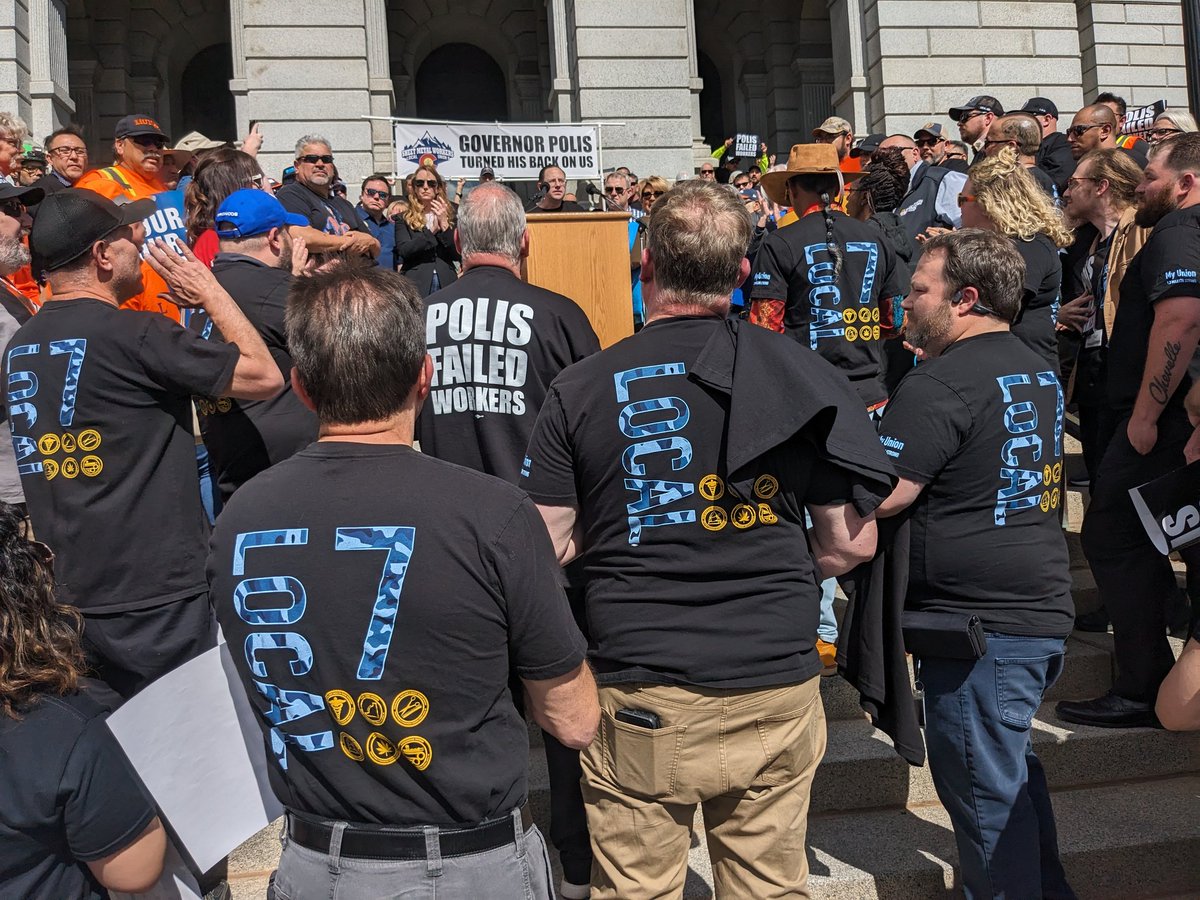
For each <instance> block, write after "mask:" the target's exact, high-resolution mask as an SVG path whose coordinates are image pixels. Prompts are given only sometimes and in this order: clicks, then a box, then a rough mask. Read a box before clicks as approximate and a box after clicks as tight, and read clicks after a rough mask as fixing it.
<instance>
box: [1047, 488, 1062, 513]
mask: <svg viewBox="0 0 1200 900" xmlns="http://www.w3.org/2000/svg"><path fill="white" fill-rule="evenodd" d="M1061 499H1062V494H1061V492H1060V491H1059V490H1058V488H1055V489H1054V490H1052V491H1051V492H1050V508H1051V509H1058V501H1059V500H1061Z"/></svg>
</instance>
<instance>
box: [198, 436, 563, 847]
mask: <svg viewBox="0 0 1200 900" xmlns="http://www.w3.org/2000/svg"><path fill="white" fill-rule="evenodd" d="M313 485H320V490H319V491H318V492H314V491H313ZM558 571H559V568H558V564H557V561H556V559H555V556H554V550H553V548H552V546H551V544H550V538H549V536H548V535H547V534H546V529H545V525H544V524H543V523H542V520H541V516H539V515H538V512H537V510H536V509H535V508H534V506H533V504H532V503H531V502H530V501H529V499H528V498H527V497H526V496H525V495H524V494H523V493H522V492H521V491H519V490H517V489H516V488H514V487H512V486H511V485H507V484H505V483H504V482H502V481H500V480H499V479H498V478H492V477H491V476H488V475H482V474H479V473H477V472H471V471H469V470H467V469H464V468H462V467H460V466H455V465H452V464H450V463H446V462H443V461H441V460H437V459H433V458H432V457H430V456H428V455H426V454H422V453H418V452H416V451H415V450H413V449H412V448H411V447H405V446H402V445H388V446H381V445H368V444H357V443H349V442H338V441H325V442H319V443H315V444H313V445H312V446H310V447H308V448H307V449H305V450H303V451H301V452H300V453H298V454H296V455H295V456H293V457H292V458H291V459H288V460H285V461H284V462H281V463H279V465H277V466H274V467H272V468H270V469H268V470H267V471H266V472H264V473H262V474H261V475H259V476H258V477H257V478H255V479H254V480H252V481H251V482H249V483H248V484H246V485H245V486H244V487H242V488H241V489H240V490H239V491H238V492H237V493H236V494H235V495H234V497H233V499H232V500H231V501H230V503H229V505H228V506H226V507H225V509H224V510H223V511H222V513H221V516H220V518H219V519H218V520H217V525H216V530H215V531H214V533H213V539H212V550H211V553H210V556H209V561H208V574H209V579H210V582H211V585H212V591H211V598H212V602H213V607H214V609H215V610H216V614H217V618H218V620H219V621H220V623H221V628H222V630H223V632H224V634H225V637H226V638H227V640H228V641H229V646H230V647H231V648H232V649H233V650H234V654H233V656H234V660H235V663H236V665H237V670H238V674H239V675H240V676H241V678H242V682H243V685H244V686H245V688H246V692H247V694H248V695H249V697H250V700H251V703H252V704H254V706H255V707H256V709H257V710H258V712H259V713H261V718H260V719H259V724H260V725H261V726H262V729H263V736H264V740H265V743H266V748H267V756H268V760H269V761H270V762H269V766H268V769H269V772H270V778H271V783H272V786H273V787H274V790H275V792H276V794H277V795H278V797H279V799H280V800H281V802H283V804H284V805H285V806H287V807H288V808H289V809H292V810H296V811H298V812H302V813H309V814H311V815H315V816H321V817H324V818H330V819H344V820H348V821H351V822H367V823H374V824H380V825H400V826H417V825H442V826H463V825H473V824H475V823H478V822H480V821H481V820H484V819H490V818H496V817H498V816H501V815H503V814H505V813H506V812H508V811H509V810H512V809H514V808H515V807H517V806H519V805H520V804H521V803H522V802H523V801H524V800H525V797H526V794H527V783H526V778H527V775H526V773H527V767H528V761H529V736H528V731H527V729H526V725H525V722H524V720H523V719H522V718H521V716H520V715H519V714H518V713H517V710H516V708H515V706H514V705H513V698H512V694H511V693H510V688H509V682H510V677H511V676H512V675H514V674H515V675H517V676H520V677H522V678H526V679H533V680H538V679H549V678H556V677H558V676H560V675H564V674H566V673H568V672H571V671H573V670H574V669H575V668H577V667H578V666H579V665H580V663H581V662H582V661H583V658H584V647H585V645H584V642H583V638H582V636H581V635H580V633H579V630H578V628H577V627H576V625H575V622H574V619H573V618H572V616H571V612H570V610H569V608H568V606H567V602H566V598H565V597H564V595H563V593H562V588H561V587H560V586H559V583H558V581H559V576H558Z"/></svg>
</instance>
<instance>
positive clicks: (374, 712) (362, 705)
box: [358, 691, 388, 725]
mask: <svg viewBox="0 0 1200 900" xmlns="http://www.w3.org/2000/svg"><path fill="white" fill-rule="evenodd" d="M358 711H359V712H360V713H362V717H363V718H364V719H366V720H367V721H368V722H370V723H371V724H372V725H382V724H383V723H384V722H386V721H387V714H388V709H387V704H386V703H385V702H384V701H383V698H382V697H380V696H379V695H378V694H372V693H371V692H370V691H364V692H363V693H361V694H359V695H358Z"/></svg>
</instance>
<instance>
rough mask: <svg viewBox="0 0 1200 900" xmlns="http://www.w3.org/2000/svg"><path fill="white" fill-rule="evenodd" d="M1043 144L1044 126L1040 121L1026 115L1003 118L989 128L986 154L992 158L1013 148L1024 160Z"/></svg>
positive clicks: (1019, 114)
mask: <svg viewBox="0 0 1200 900" xmlns="http://www.w3.org/2000/svg"><path fill="white" fill-rule="evenodd" d="M1041 143H1042V126H1041V125H1040V124H1039V123H1038V120H1037V119H1035V118H1034V117H1033V116H1030V115H1027V114H1026V113H1012V114H1010V115H1007V116H1001V117H1000V118H999V119H997V120H996V121H995V122H993V123H992V124H991V127H989V128H988V135H987V143H986V144H985V145H984V148H983V149H984V153H986V154H987V155H988V156H992V155H994V154H995V153H998V152H999V151H1000V150H1001V148H1003V147H1009V146H1011V147H1012V148H1013V149H1014V150H1016V151H1017V154H1018V155H1019V156H1021V157H1022V158H1025V157H1031V156H1033V155H1035V154H1036V153H1037V152H1038V147H1040V146H1041Z"/></svg>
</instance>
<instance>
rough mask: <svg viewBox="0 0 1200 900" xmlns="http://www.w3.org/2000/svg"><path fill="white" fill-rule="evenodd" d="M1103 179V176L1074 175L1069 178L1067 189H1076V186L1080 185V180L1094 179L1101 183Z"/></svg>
mask: <svg viewBox="0 0 1200 900" xmlns="http://www.w3.org/2000/svg"><path fill="white" fill-rule="evenodd" d="M1103 180H1104V179H1102V178H1091V177H1090V176H1087V175H1077V176H1073V177H1071V178H1068V179H1067V190H1068V191H1073V190H1075V188H1076V187H1077V186H1078V185H1079V182H1081V181H1094V182H1096V183H1097V184H1099V183H1100V182H1101V181H1103Z"/></svg>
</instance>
